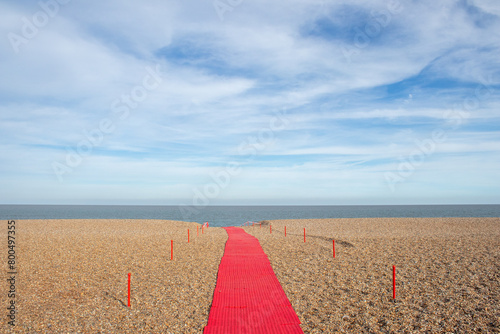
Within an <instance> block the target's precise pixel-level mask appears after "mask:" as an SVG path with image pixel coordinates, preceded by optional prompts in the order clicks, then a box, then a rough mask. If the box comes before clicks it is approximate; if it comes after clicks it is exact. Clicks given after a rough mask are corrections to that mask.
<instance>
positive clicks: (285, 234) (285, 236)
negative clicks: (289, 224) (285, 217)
mask: <svg viewBox="0 0 500 334" xmlns="http://www.w3.org/2000/svg"><path fill="white" fill-rule="evenodd" d="M285 237H286V226H285Z"/></svg>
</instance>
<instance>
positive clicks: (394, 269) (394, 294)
mask: <svg viewBox="0 0 500 334" xmlns="http://www.w3.org/2000/svg"><path fill="white" fill-rule="evenodd" d="M392 299H396V266H392Z"/></svg>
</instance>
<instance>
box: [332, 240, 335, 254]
mask: <svg viewBox="0 0 500 334" xmlns="http://www.w3.org/2000/svg"><path fill="white" fill-rule="evenodd" d="M332 241H333V258H335V240H332Z"/></svg>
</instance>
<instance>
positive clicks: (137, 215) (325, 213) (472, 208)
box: [0, 205, 500, 226]
mask: <svg viewBox="0 0 500 334" xmlns="http://www.w3.org/2000/svg"><path fill="white" fill-rule="evenodd" d="M371 217H500V205H346V206H206V207H195V206H192V207H182V206H118V205H0V219H2V220H7V219H13V220H18V219H165V220H181V221H190V222H198V223H203V222H207V221H208V222H210V224H211V225H212V226H238V225H241V224H243V223H245V222H246V221H260V220H266V219H267V220H272V219H310V218H371Z"/></svg>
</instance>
